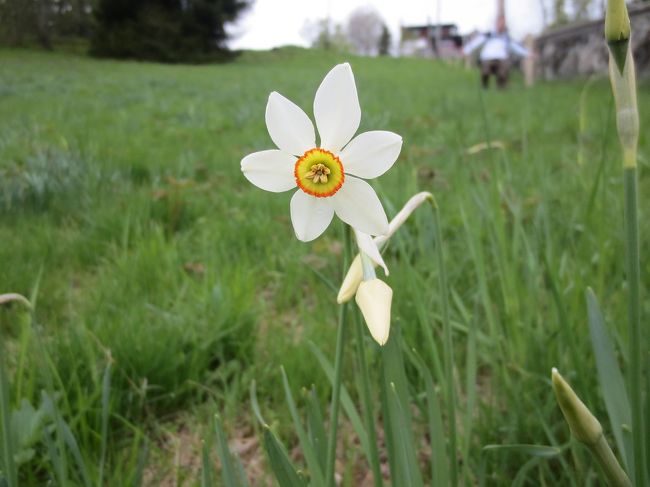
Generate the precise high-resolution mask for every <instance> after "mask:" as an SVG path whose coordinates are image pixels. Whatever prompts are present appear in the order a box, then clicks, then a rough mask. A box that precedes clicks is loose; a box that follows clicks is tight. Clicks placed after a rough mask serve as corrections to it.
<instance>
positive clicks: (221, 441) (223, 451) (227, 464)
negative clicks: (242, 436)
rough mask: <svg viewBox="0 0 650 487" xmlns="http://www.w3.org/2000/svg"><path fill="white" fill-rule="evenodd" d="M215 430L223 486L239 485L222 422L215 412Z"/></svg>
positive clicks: (237, 486) (235, 486) (232, 486)
mask: <svg viewBox="0 0 650 487" xmlns="http://www.w3.org/2000/svg"><path fill="white" fill-rule="evenodd" d="M214 423H215V431H216V433H217V454H218V455H219V460H220V461H221V479H222V480H223V485H224V486H225V487H240V485H239V480H238V478H237V473H236V470H235V465H234V464H233V455H232V453H231V452H230V448H229V447H228V440H227V439H226V434H225V432H224V431H223V424H222V423H221V417H220V416H219V415H218V414H216V415H215V416H214Z"/></svg>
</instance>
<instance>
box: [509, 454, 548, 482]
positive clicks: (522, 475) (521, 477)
mask: <svg viewBox="0 0 650 487" xmlns="http://www.w3.org/2000/svg"><path fill="white" fill-rule="evenodd" d="M540 461H541V458H540V457H534V458H531V459H530V460H528V461H527V462H526V463H524V464H523V465H522V467H521V468H520V469H519V471H518V472H517V475H515V478H514V479H512V487H522V486H524V485H526V484H525V482H526V480H527V479H528V472H530V471H531V470H532V469H533V468H535V467H537V466H538V465H539V462H540Z"/></svg>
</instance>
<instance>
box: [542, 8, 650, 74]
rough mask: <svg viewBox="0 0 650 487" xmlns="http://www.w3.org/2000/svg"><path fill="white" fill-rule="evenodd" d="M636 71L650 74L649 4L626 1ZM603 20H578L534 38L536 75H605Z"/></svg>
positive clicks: (607, 55) (606, 59)
mask: <svg viewBox="0 0 650 487" xmlns="http://www.w3.org/2000/svg"><path fill="white" fill-rule="evenodd" d="M628 11H629V13H630V21H631V23H632V52H633V53H634V59H635V62H636V68H637V73H639V74H641V75H644V76H650V4H648V2H633V3H630V4H628ZM603 24H604V19H599V20H594V21H588V22H579V23H575V24H571V25H567V26H563V27H561V28H556V29H552V30H549V31H547V32H544V33H542V34H541V35H540V36H539V37H537V39H536V41H535V47H536V50H537V53H538V59H537V62H536V64H537V74H538V76H541V77H542V78H544V79H557V78H571V77H583V76H590V75H594V74H600V75H605V74H606V73H607V66H608V63H609V54H608V51H607V44H606V43H605V38H604V36H603Z"/></svg>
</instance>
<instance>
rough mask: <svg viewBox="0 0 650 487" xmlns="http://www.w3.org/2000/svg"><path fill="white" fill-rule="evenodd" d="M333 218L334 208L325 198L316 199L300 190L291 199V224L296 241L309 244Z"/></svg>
mask: <svg viewBox="0 0 650 487" xmlns="http://www.w3.org/2000/svg"><path fill="white" fill-rule="evenodd" d="M333 217H334V208H332V205H331V203H330V202H329V201H327V199H326V198H316V197H315V196H310V195H308V194H307V193H304V192H303V191H302V190H301V189H299V190H298V191H296V192H295V193H294V195H293V197H292V198H291V223H293V230H294V231H295V232H296V237H298V240H302V241H303V242H309V241H310V240H314V239H315V238H316V237H319V236H320V235H321V234H322V233H323V232H324V231H325V229H327V227H328V226H329V224H330V222H331V221H332V218H333Z"/></svg>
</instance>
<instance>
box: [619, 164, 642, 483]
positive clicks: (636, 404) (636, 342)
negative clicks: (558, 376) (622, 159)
mask: <svg viewBox="0 0 650 487" xmlns="http://www.w3.org/2000/svg"><path fill="white" fill-rule="evenodd" d="M624 178H625V235H626V246H627V252H626V254H627V255H626V260H627V280H628V286H629V293H628V326H629V338H628V339H629V346H630V349H629V354H630V373H629V389H630V402H631V409H632V441H633V444H634V470H635V476H634V480H635V483H636V485H639V486H645V485H646V483H645V482H646V479H645V477H646V471H645V469H646V467H645V452H644V449H645V448H644V437H643V432H644V431H645V430H644V427H643V415H642V403H641V400H642V390H643V382H642V377H641V375H642V374H641V367H642V364H641V346H642V334H641V325H640V321H639V302H640V301H639V299H640V298H639V282H640V280H641V277H640V275H639V219H638V211H637V207H638V196H637V185H638V179H637V168H636V165H634V166H633V167H630V166H627V167H625V169H624Z"/></svg>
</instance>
